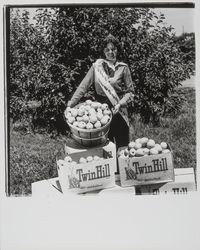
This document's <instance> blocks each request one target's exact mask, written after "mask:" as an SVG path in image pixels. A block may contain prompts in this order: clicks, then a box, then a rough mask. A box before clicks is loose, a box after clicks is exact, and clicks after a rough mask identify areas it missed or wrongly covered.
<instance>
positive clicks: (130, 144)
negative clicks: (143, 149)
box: [128, 141, 135, 149]
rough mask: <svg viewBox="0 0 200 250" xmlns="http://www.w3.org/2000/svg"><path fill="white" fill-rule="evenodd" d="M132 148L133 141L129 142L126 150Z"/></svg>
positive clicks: (133, 145)
mask: <svg viewBox="0 0 200 250" xmlns="http://www.w3.org/2000/svg"><path fill="white" fill-rule="evenodd" d="M134 147H135V142H134V141H131V142H129V144H128V149H131V148H134Z"/></svg>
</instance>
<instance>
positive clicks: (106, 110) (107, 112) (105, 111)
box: [103, 109, 111, 115]
mask: <svg viewBox="0 0 200 250" xmlns="http://www.w3.org/2000/svg"><path fill="white" fill-rule="evenodd" d="M103 113H104V115H111V111H110V110H109V109H105V110H104V111H103Z"/></svg>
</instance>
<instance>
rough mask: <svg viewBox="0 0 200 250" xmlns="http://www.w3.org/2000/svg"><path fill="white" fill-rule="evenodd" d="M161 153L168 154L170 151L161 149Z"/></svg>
mask: <svg viewBox="0 0 200 250" xmlns="http://www.w3.org/2000/svg"><path fill="white" fill-rule="evenodd" d="M162 153H163V154H167V153H170V150H169V149H163V151H162Z"/></svg>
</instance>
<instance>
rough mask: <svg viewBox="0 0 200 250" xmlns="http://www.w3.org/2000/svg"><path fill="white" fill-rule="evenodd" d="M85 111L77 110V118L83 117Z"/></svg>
mask: <svg viewBox="0 0 200 250" xmlns="http://www.w3.org/2000/svg"><path fill="white" fill-rule="evenodd" d="M84 113H85V111H84V110H83V109H80V108H79V109H78V116H83V115H84Z"/></svg>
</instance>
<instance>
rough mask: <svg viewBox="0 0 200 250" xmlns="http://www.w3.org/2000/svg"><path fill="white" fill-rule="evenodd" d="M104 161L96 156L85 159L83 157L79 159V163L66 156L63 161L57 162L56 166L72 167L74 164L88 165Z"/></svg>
mask: <svg viewBox="0 0 200 250" xmlns="http://www.w3.org/2000/svg"><path fill="white" fill-rule="evenodd" d="M102 159H104V158H103V157H100V156H98V155H94V156H87V157H86V158H85V157H80V159H79V161H78V162H76V161H73V160H72V158H71V156H69V155H67V156H66V157H65V158H64V160H58V164H61V165H65V166H69V164H70V166H74V165H76V164H81V163H88V162H94V161H99V160H102Z"/></svg>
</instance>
